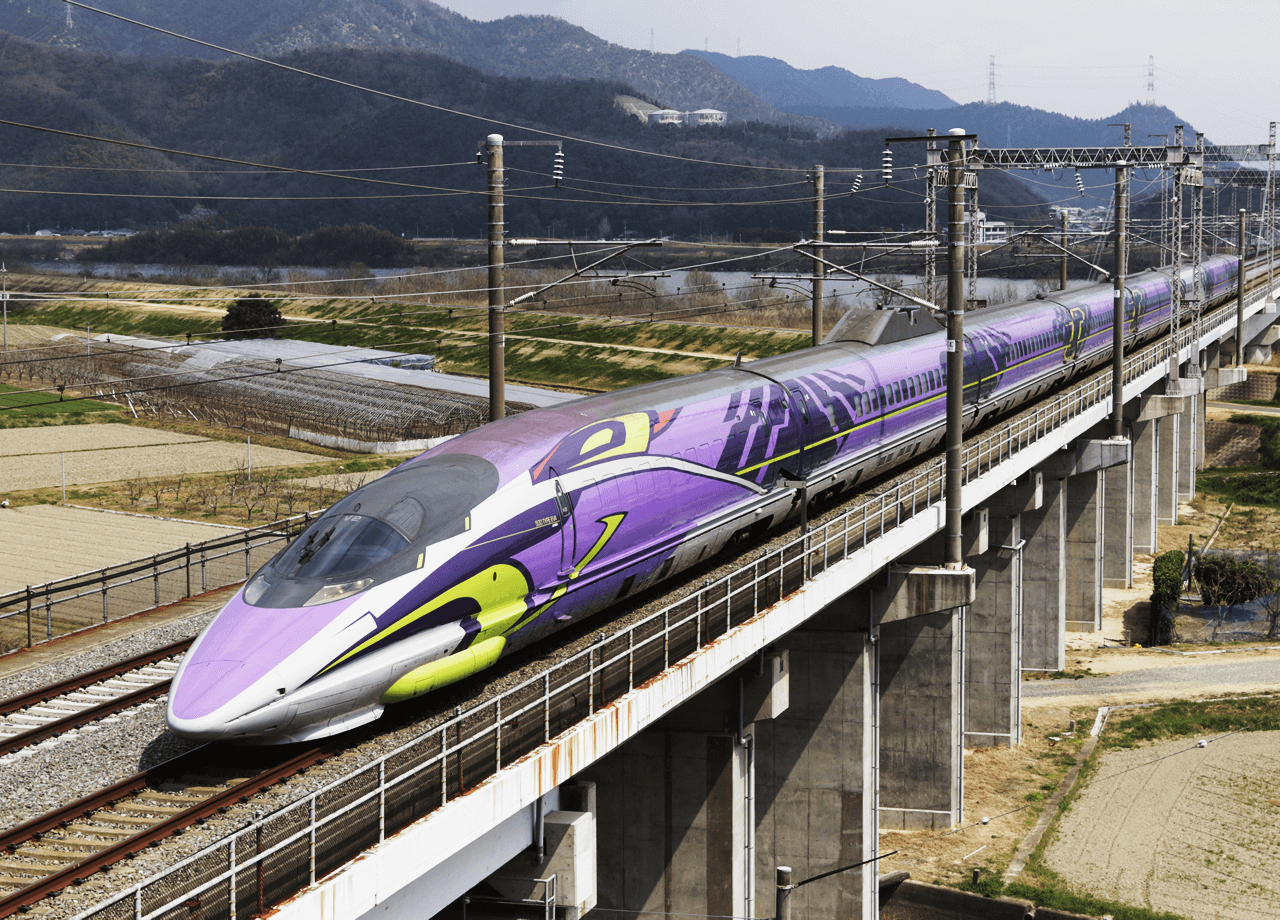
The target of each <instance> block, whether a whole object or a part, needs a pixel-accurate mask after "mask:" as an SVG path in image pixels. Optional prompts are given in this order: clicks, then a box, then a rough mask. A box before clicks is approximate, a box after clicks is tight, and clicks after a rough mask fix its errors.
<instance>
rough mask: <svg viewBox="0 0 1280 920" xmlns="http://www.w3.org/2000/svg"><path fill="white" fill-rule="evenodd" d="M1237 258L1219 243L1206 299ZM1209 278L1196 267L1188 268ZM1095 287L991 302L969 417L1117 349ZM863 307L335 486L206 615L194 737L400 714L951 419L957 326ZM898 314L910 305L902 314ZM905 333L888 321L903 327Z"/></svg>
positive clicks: (927, 442)
mask: <svg viewBox="0 0 1280 920" xmlns="http://www.w3.org/2000/svg"><path fill="white" fill-rule="evenodd" d="M1236 267H1237V260H1236V259H1235V258H1234V257H1226V258H1214V259H1210V260H1206V261H1205V262H1204V263H1203V264H1202V267H1201V271H1202V277H1201V279H1200V282H1201V291H1202V293H1203V296H1204V298H1205V301H1206V302H1211V301H1212V300H1214V299H1217V298H1221V297H1222V296H1224V295H1226V294H1228V293H1230V292H1231V291H1233V290H1234V287H1235V279H1236ZM1178 280H1179V282H1180V283H1182V284H1183V286H1184V290H1185V291H1187V292H1188V293H1189V292H1190V289H1191V287H1192V282H1193V278H1192V272H1191V270H1190V269H1188V270H1185V271H1184V272H1182V276H1181V278H1180V279H1178ZM1173 283H1174V279H1173V277H1172V274H1171V273H1170V272H1169V271H1161V270H1154V269H1153V270H1151V271H1148V272H1146V273H1142V274H1139V275H1136V276H1134V277H1133V278H1132V279H1131V280H1130V283H1129V285H1128V290H1127V292H1126V297H1125V304H1124V311H1125V334H1126V341H1127V342H1128V343H1130V344H1132V343H1136V342H1138V341H1140V340H1143V339H1145V338H1148V337H1151V336H1154V335H1155V334H1157V333H1158V331H1159V330H1160V329H1162V328H1163V327H1164V326H1165V325H1167V323H1168V321H1169V318H1170V311H1171V299H1172V298H1171V294H1172V285H1173ZM1112 303H1113V294H1112V289H1111V287H1110V286H1109V285H1092V286H1088V287H1083V288H1078V289H1075V290H1072V291H1068V292H1064V293H1055V294H1049V295H1043V296H1042V299H1036V300H1031V301H1027V302H1023V303H1018V304H1010V305H1006V306H1002V307H994V308H989V309H986V310H982V311H979V312H975V313H972V314H970V315H969V316H968V317H967V319H966V323H965V342H964V360H965V375H964V379H965V391H964V394H965V395H964V402H965V419H966V424H967V425H968V426H973V425H976V424H978V423H979V422H981V421H982V420H983V419H984V418H986V417H988V416H990V415H991V414H993V413H996V412H999V411H1002V410H1004V409H1007V408H1010V407H1012V406H1015V405H1017V404H1019V403H1021V402H1024V401H1026V400H1028V399H1032V398H1034V397H1036V396H1038V395H1039V394H1041V393H1043V392H1044V391H1046V390H1049V389H1050V388H1053V387H1059V386H1061V385H1062V384H1063V383H1064V382H1065V381H1066V380H1068V379H1070V378H1071V377H1073V376H1076V375H1078V374H1080V373H1082V372H1084V371H1085V370H1088V369H1089V368H1091V367H1095V366H1097V365H1099V364H1101V363H1104V362H1105V361H1106V360H1108V358H1109V356H1110V352H1111V339H1112ZM914 316H915V318H914V319H908V317H907V315H906V314H902V313H898V314H889V313H885V312H879V311H860V313H858V314H854V315H852V320H851V321H848V319H847V320H846V321H842V322H841V324H840V325H839V326H837V328H836V329H835V330H833V333H832V335H831V336H828V339H827V341H826V342H824V344H822V345H820V346H818V347H814V348H808V349H805V350H803V351H798V352H793V353H790V354H783V355H778V356H777V357H772V358H765V359H763V360H759V361H752V362H749V363H742V364H740V365H735V366H732V367H724V368H721V369H718V370H713V371H708V372H705V373H700V374H695V375H692V376H689V377H681V378H678V379H673V380H668V381H662V382H659V383H651V384H645V385H643V386H638V387H632V388H630V389H625V390H620V391H617V392H614V393H610V394H607V395H603V396H591V397H587V398H584V399H579V400H575V401H572V402H567V403H563V404H561V405H559V406H556V407H553V408H548V409H537V410H533V411H529V412H525V413H523V414H520V415H516V416H513V417H511V418H506V419H503V420H501V421H497V422H493V423H490V424H487V425H484V426H483V427H481V428H478V429H476V430H474V431H470V432H467V433H466V434H463V435H460V436H458V437H456V438H454V439H452V440H450V441H448V442H446V443H444V444H442V445H440V446H438V447H436V448H434V449H432V450H429V451H427V452H426V453H424V454H422V455H421V456H419V457H416V458H414V459H413V460H409V461H407V462H406V463H404V464H402V465H401V466H399V467H397V468H396V469H395V470H392V471H391V472H389V473H388V474H387V475H385V476H383V477H382V478H381V479H378V480H375V481H374V482H371V483H369V484H368V485H365V486H363V487H362V488H359V489H357V490H356V491H354V492H352V493H351V494H350V495H348V496H347V497H346V498H344V499H342V500H341V501H339V502H338V503H337V504H335V505H333V507H331V508H330V509H329V510H328V511H326V512H325V513H324V514H323V515H322V516H320V517H319V518H318V519H317V520H316V521H315V522H313V523H312V524H311V525H310V526H309V527H308V528H307V529H306V530H305V531H304V532H303V533H302V534H301V535H300V536H298V537H297V538H295V539H294V540H293V542H292V543H291V544H290V545H289V546H288V547H287V548H285V549H284V550H282V551H281V552H280V553H279V554H278V555H276V556H275V558H273V559H272V560H271V561H270V562H268V563H267V564H266V565H265V566H263V567H262V569H261V570H259V571H258V572H257V574H255V575H254V576H253V577H252V578H251V579H249V581H248V582H246V584H245V585H244V587H243V588H242V589H241V590H240V591H238V592H237V593H236V595H235V597H234V598H232V600H231V601H230V602H229V603H228V604H227V605H226V606H225V607H224V608H223V609H222V611H221V612H220V613H219V614H218V615H217V617H216V618H215V619H214V620H213V621H212V622H211V623H210V624H209V626H208V627H206V628H205V630H204V631H203V632H202V633H201V634H200V636H199V637H198V638H197V639H196V641H195V643H194V644H193V645H192V647H191V649H190V651H188V652H187V655H186V657H185V658H184V660H183V662H182V665H181V667H180V668H179V670H178V672H177V675H176V677H175V678H174V681H173V685H172V688H171V690H170V692H169V704H168V723H169V727H170V729H171V730H172V731H173V732H174V733H176V734H178V735H181V736H184V737H188V738H194V739H207V740H214V739H223V740H230V741H236V742H246V743H283V742H294V741H303V740H308V739H315V738H320V737H324V736H326V735H332V734H335V733H337V732H341V731H346V730H348V729H351V728H353V727H355V726H357V725H360V724H362V723H365V722H368V721H370V720H373V719H376V718H378V716H380V715H381V714H382V712H383V710H384V708H385V707H386V706H388V705H390V704H392V703H396V702H399V701H402V700H407V699H410V698H411V697H416V696H420V695H422V694H424V693H428V692H430V691H432V690H434V689H436V688H438V687H442V686H444V685H446V684H449V683H451V682H453V681H457V680H459V679H461V678H464V677H466V676H468V675H470V674H473V673H475V672H477V671H479V670H481V669H482V668H485V667H487V666H489V665H491V664H493V662H495V661H496V660H497V659H498V658H499V657H500V656H502V655H504V654H506V653H509V652H511V651H513V650H515V649H518V648H521V647H523V646H526V645H528V644H529V643H531V642H534V641H537V640H539V639H541V638H543V637H545V636H547V635H548V634H549V633H552V632H555V631H556V630H557V629H559V628H561V627H562V626H564V625H565V624H567V623H569V622H570V621H575V620H579V619H580V618H582V617H585V616H589V615H590V614H591V613H593V612H595V611H597V610H599V609H601V608H603V607H605V606H607V605H609V604H611V603H613V602H615V601H617V600H619V599H621V598H624V597H627V596H628V595H630V594H633V593H635V592H637V591H642V590H644V589H645V588H648V587H650V586H651V585H653V584H655V583H657V582H659V581H661V580H663V579H664V578H667V577H668V576H670V575H673V574H675V573H676V572H679V571H680V570H681V569H684V568H686V567H688V566H690V565H692V564H694V563H696V562H697V561H699V560H701V559H704V558H706V557H708V556H710V555H711V554H714V553H715V552H717V551H718V550H719V549H721V547H723V546H724V545H725V544H726V543H727V542H728V541H729V540H731V539H732V538H733V537H735V536H737V535H742V534H754V533H758V532H760V531H762V530H764V529H767V528H769V527H770V526H772V525H775V524H779V523H781V522H782V521H783V520H784V519H785V518H787V517H788V516H790V515H792V514H793V513H794V512H795V509H796V507H797V504H798V502H799V500H800V498H799V491H798V489H797V488H796V487H795V482H796V481H797V480H804V481H805V483H806V490H807V492H808V494H809V496H811V497H812V496H816V495H818V494H820V493H823V492H828V491H830V490H833V489H843V488H847V487H848V486H851V485H853V484H855V483H857V482H858V481H859V480H862V479H866V478H868V477H869V476H871V475H874V474H875V473H877V472H879V471H881V470H883V469H885V468H888V467H890V466H893V465H895V464H897V463H899V462H901V461H903V460H905V459H907V458H909V457H911V456H913V455H915V454H916V453H918V452H920V451H923V450H927V449H928V448H930V447H932V446H934V445H935V444H937V443H939V442H940V441H941V440H942V439H943V437H944V434H945V404H946V383H945V377H946V359H947V350H946V333H945V332H944V331H943V330H942V329H941V328H940V327H939V326H938V324H937V323H936V321H934V320H932V319H931V318H930V317H928V316H925V315H922V314H921V313H920V311H917V312H916V314H914ZM890 320H892V321H893V322H889V321H890ZM894 323H896V324H897V325H896V327H895V328H896V332H895V333H894V334H891V335H886V334H875V333H874V331H873V332H870V333H869V332H868V329H873V327H874V328H880V329H883V328H885V327H886V324H887V325H889V326H893V325H894Z"/></svg>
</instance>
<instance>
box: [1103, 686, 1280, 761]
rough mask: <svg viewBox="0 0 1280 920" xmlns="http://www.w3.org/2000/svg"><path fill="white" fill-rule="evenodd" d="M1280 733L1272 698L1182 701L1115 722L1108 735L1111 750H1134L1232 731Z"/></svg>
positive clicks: (1279, 703) (1277, 704) (1279, 706)
mask: <svg viewBox="0 0 1280 920" xmlns="http://www.w3.org/2000/svg"><path fill="white" fill-rule="evenodd" d="M1238 730H1243V731H1259V732H1265V731H1280V700H1277V699H1276V698H1275V697H1270V696H1254V697H1243V698H1240V699H1233V700H1218V701H1215V702H1203V701H1179V702H1174V703H1165V704H1163V705H1160V706H1154V707H1152V708H1151V709H1142V710H1138V711H1136V712H1134V713H1133V714H1132V715H1129V716H1127V717H1126V718H1124V719H1123V720H1119V719H1117V720H1114V721H1113V722H1112V723H1111V724H1110V725H1109V726H1108V727H1107V731H1106V733H1105V734H1104V736H1103V737H1104V744H1105V745H1106V747H1107V748H1132V747H1136V746H1138V745H1139V744H1144V743H1146V742H1150V741H1167V740H1169V739H1172V738H1187V737H1195V736H1202V735H1221V734H1225V733H1227V732H1232V731H1238Z"/></svg>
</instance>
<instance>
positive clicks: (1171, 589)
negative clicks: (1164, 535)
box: [1148, 549, 1186, 645]
mask: <svg viewBox="0 0 1280 920" xmlns="http://www.w3.org/2000/svg"><path fill="white" fill-rule="evenodd" d="M1185 559H1186V557H1185V556H1184V555H1183V554H1182V550H1177V549H1174V550H1170V551H1169V552H1167V553H1161V554H1160V555H1159V556H1157V557H1156V561H1155V565H1154V566H1153V567H1152V571H1151V580H1152V583H1153V590H1152V592H1151V636H1150V639H1149V640H1148V641H1149V642H1150V643H1151V644H1152V645H1163V644H1165V643H1167V642H1168V641H1169V639H1170V637H1171V634H1172V632H1173V617H1174V615H1175V614H1176V613H1177V612H1178V598H1179V597H1181V596H1182V565H1183V562H1184V561H1185Z"/></svg>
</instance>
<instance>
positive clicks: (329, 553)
mask: <svg viewBox="0 0 1280 920" xmlns="http://www.w3.org/2000/svg"><path fill="white" fill-rule="evenodd" d="M497 488H498V471H497V469H496V468H495V467H494V466H493V464H491V463H489V462H488V461H487V460H483V459H481V458H479V457H472V456H468V455H464V454H459V455H454V456H446V457H439V458H430V459H427V460H422V461H418V462H416V463H412V464H410V465H408V466H406V467H402V468H400V469H398V470H395V471H393V472H391V473H388V474H387V475H386V476H384V477H382V478H381V479H378V480H375V481H374V482H371V483H369V484H368V485H366V486H363V487H362V488H359V489H357V490H356V491H354V492H352V493H351V494H350V495H348V496H347V497H346V498H344V499H342V500H341V501H340V502H338V503H337V504H335V505H334V506H333V507H331V508H330V509H329V510H328V511H326V512H325V513H324V514H322V515H321V516H320V517H319V518H318V519H317V520H316V521H315V523H313V524H312V525H311V526H310V527H308V528H307V529H306V530H305V531H304V532H303V533H302V534H301V535H300V536H299V537H298V538H297V539H295V540H294V541H293V543H292V544H290V545H289V547H288V548H286V549H285V550H283V551H282V552H281V553H279V554H278V555H277V556H276V557H275V559H273V560H272V561H271V562H270V563H268V564H267V565H266V566H265V567H264V568H263V569H262V570H261V571H260V572H259V573H258V574H257V575H256V576H254V578H253V579H252V580H251V581H250V583H249V585H247V586H246V589H245V600H246V601H247V602H248V603H250V604H253V605H255V606H259V607H291V606H302V605H303V604H305V603H307V601H308V599H310V598H312V597H313V596H314V595H315V592H316V590H317V587H316V586H317V585H318V584H319V585H331V584H333V583H336V582H343V583H344V584H346V585H354V584H360V585H361V587H360V590H363V589H364V588H365V587H368V586H370V585H372V584H374V583H375V582H377V581H381V580H383V579H385V578H388V577H392V576H395V575H399V574H402V573H403V572H405V571H408V570H409V569H410V568H412V567H413V565H414V564H416V559H417V555H416V552H415V553H410V552H408V551H409V550H416V551H417V552H420V551H421V550H422V549H423V548H424V547H426V546H429V545H430V544H432V543H437V542H439V541H441V540H444V539H447V538H449V537H452V536H456V535H457V534H460V533H463V532H465V531H466V530H468V529H470V526H471V511H472V509H473V508H475V506H476V505H478V504H480V502H482V501H484V500H485V499H486V498H488V497H489V496H490V495H492V494H493V493H494V492H496V491H497ZM406 560H407V561H406ZM342 593H343V594H348V593H354V592H352V591H345V592H342ZM332 594H333V593H332V592H330V593H329V594H328V595H326V596H332ZM304 595H305V596H304Z"/></svg>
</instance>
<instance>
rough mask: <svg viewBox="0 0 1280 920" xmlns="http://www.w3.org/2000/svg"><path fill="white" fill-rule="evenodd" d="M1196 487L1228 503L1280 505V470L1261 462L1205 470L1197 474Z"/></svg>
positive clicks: (1265, 506) (1266, 506) (1263, 505)
mask: <svg viewBox="0 0 1280 920" xmlns="http://www.w3.org/2000/svg"><path fill="white" fill-rule="evenodd" d="M1196 488H1197V489H1198V490H1199V491H1201V492H1203V493H1205V494H1206V495H1212V496H1214V497H1216V498H1217V499H1218V500H1220V501H1221V502H1223V503H1224V504H1226V503H1227V502H1235V503H1236V504H1237V505H1257V506H1261V507H1264V508H1280V474H1277V472H1276V471H1275V470H1269V469H1266V468H1264V467H1260V466H1248V467H1236V468H1233V469H1229V470H1205V471H1204V472H1202V473H1197V474H1196ZM1242 513H1243V512H1242Z"/></svg>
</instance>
